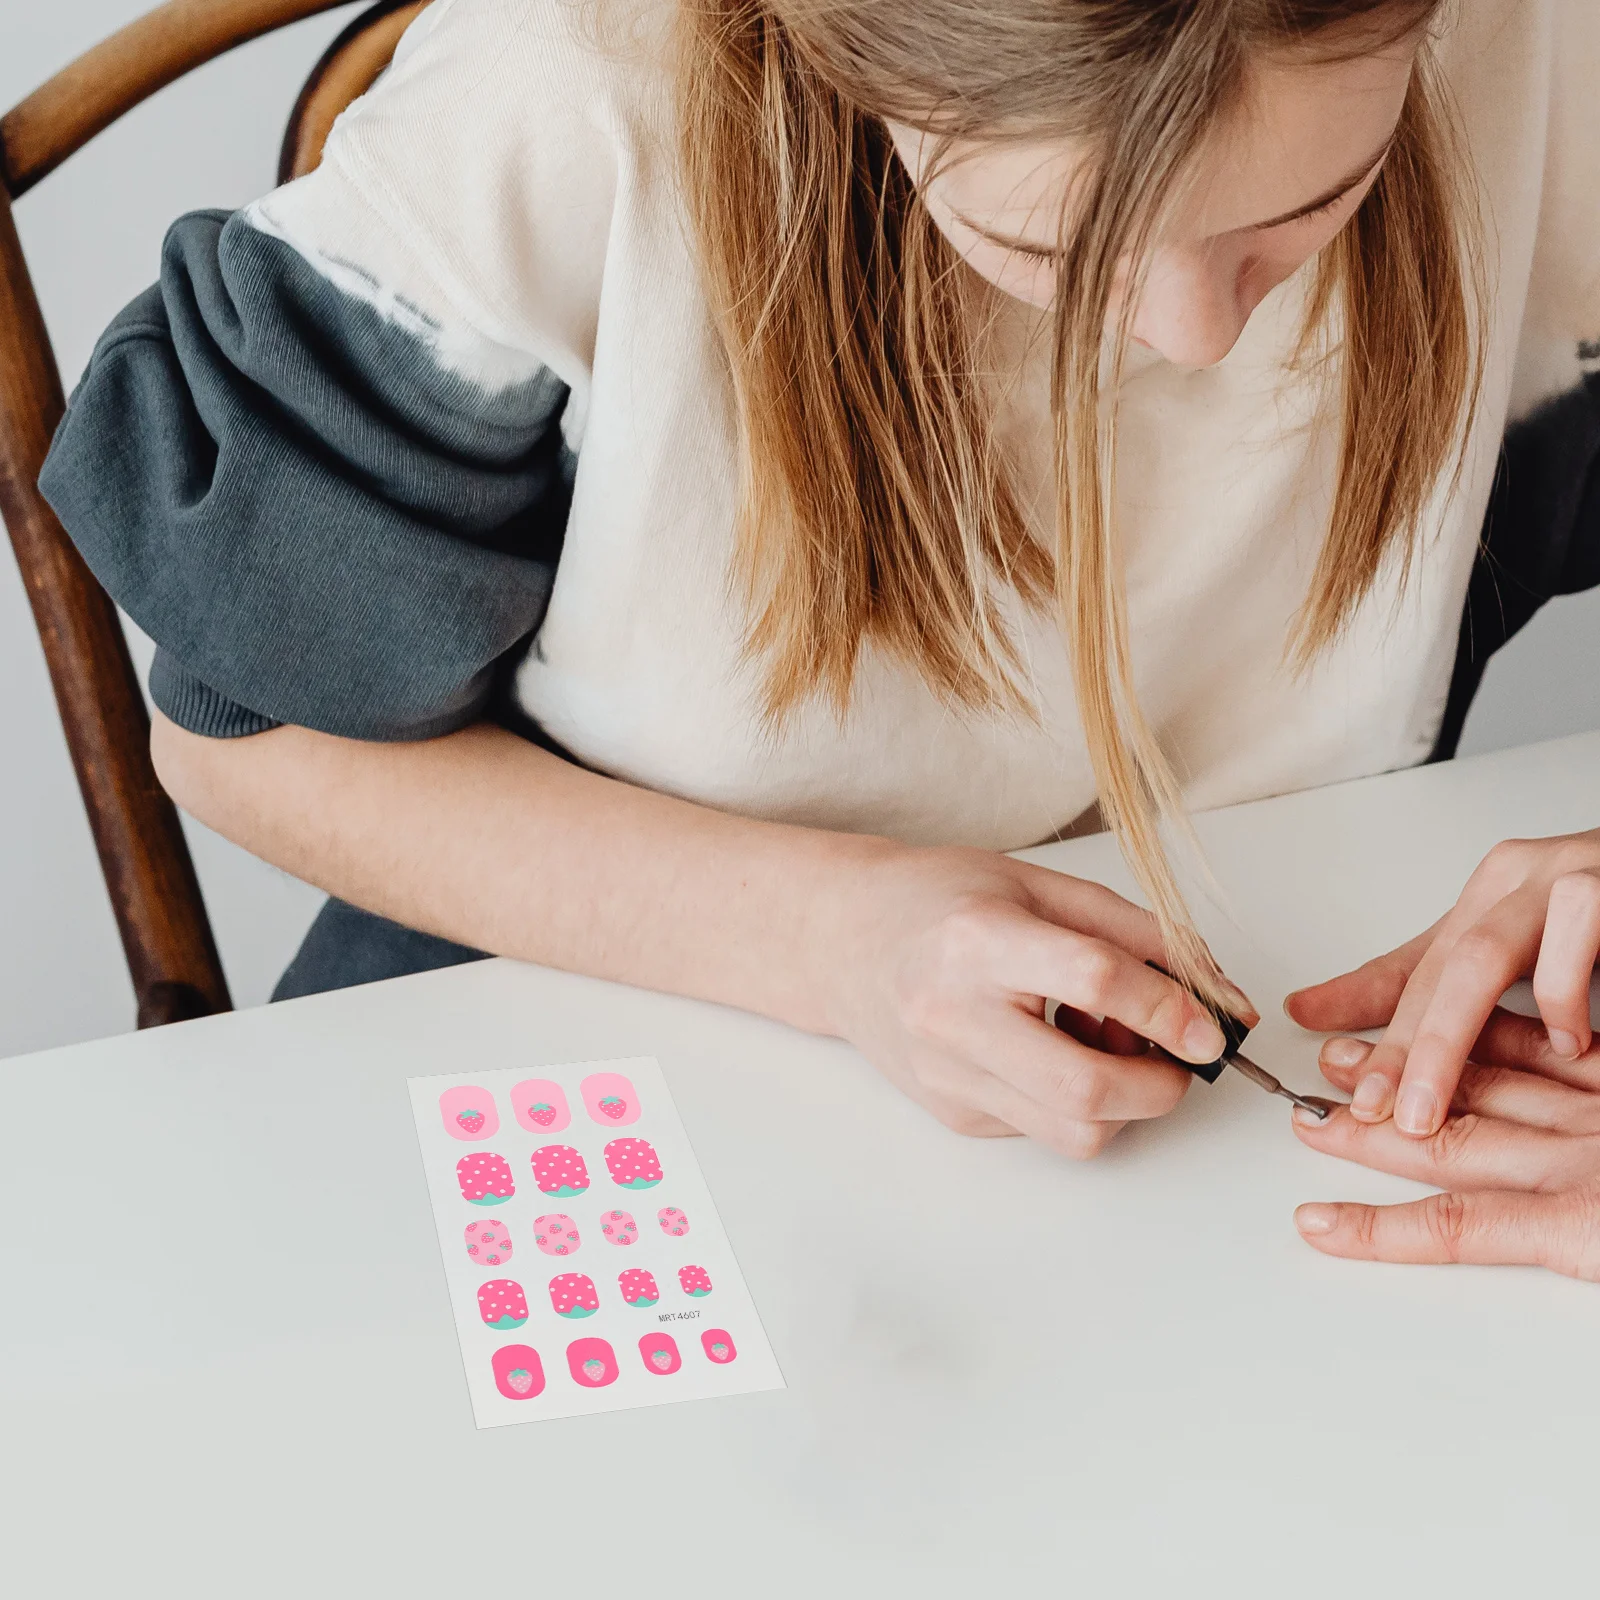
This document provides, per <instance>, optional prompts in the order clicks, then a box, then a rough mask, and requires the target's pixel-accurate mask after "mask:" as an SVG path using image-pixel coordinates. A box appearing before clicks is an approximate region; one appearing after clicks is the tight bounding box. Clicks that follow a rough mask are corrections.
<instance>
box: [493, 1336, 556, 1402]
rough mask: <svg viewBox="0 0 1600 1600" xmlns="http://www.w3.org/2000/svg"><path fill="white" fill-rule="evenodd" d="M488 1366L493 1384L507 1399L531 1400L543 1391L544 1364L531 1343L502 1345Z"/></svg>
mask: <svg viewBox="0 0 1600 1600" xmlns="http://www.w3.org/2000/svg"><path fill="white" fill-rule="evenodd" d="M490 1366H491V1368H492V1369H493V1371H494V1386H495V1388H497V1389H498V1390H499V1391H500V1393H501V1394H503V1395H504V1396H505V1397H506V1399H507V1400H532V1399H533V1398H534V1396H535V1395H539V1394H543V1393H544V1366H543V1364H542V1363H541V1362H540V1360H539V1352H538V1351H537V1350H535V1349H534V1348H533V1346H532V1345H531V1344H507V1345H502V1346H501V1347H500V1348H499V1349H498V1350H496V1351H495V1353H494V1358H493V1360H492V1361H491V1362H490Z"/></svg>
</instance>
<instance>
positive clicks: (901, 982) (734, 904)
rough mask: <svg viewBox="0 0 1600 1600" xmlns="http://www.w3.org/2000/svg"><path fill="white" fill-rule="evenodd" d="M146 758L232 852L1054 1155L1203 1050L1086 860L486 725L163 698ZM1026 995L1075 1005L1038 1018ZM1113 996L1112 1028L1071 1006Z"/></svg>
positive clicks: (1148, 1102)
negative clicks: (1146, 1044) (1075, 872)
mask: <svg viewBox="0 0 1600 1600" xmlns="http://www.w3.org/2000/svg"><path fill="white" fill-rule="evenodd" d="M152 751H153V754H154V757H155V762H156V769H157V771H158V773H159V774H160V776H161V779H162V782H163V783H164V784H165V785H166V787H167V788H168V790H169V791H170V792H171V793H172V795H173V796H174V798H175V799H176V800H177V801H178V803H179V804H180V805H182V806H183V807H184V809H186V810H188V811H190V812H191V813H192V814H193V815H195V816H196V817H198V818H199V819H200V820H201V821H203V822H205V823H207V824H208V825H209V826H211V827H213V828H215V829H216V830H217V831H218V832H220V833H222V834H225V835H226V836H227V837H228V838H230V839H233V840H234V841H235V842H237V843H238V844H240V845H242V846H243V847H244V848H246V849H247V850H250V851H252V852H253V853H254V854H256V855H259V856H261V857H263V858H264V859H266V860H268V861H270V862H273V863H274V864H275V865H277V866H280V867H282V868H284V869H285V870H287V871H289V872H292V873H294V874H295V875H296V876H297V877H300V878H304V879H306V880H307V881H309V882H311V883H314V884H316V885H318V886H319V887H321V888H323V889H326V890H328V891H329V892H330V893H332V894H336V895H338V896H339V897H340V898H341V899H346V900H349V901H351V902H352V903H354V904H356V905H359V906H362V907H365V908H366V909H368V910H371V911H374V912H377V913H380V914H381V915H384V916H387V917H391V918H393V919H395V920H396V921H399V922H403V923H406V924H407V925H409V926H412V927H417V928H421V929H424V930H426V931H428V932H430V933H435V934H438V935H441V936H443V937H445V938H448V939H453V940H456V941H458V942H460V943H463V944H469V945H474V946H476V947H478V948H479V949H484V950H489V951H492V952H494V953H496V954H501V955H508V956H514V957H517V958H519V959H522V960H526V961H536V962H540V963H543V964H545V965H549V966H555V967H562V968H566V969H568V970H571V971H577V972H584V973H589V974H591V975H594V976H597V977H604V978H612V979H616V980H619V981H622V982H627V983H633V984H639V985H642V986H645V987H649V988H655V989H662V990H668V991H672V992H675V993H679V994H685V995H692V996H695V997H698V998H701V999H706V1000H716V1001H721V1002H723V1003H724V1004H728V1005H735V1006H740V1007H743V1008H745V1009H748V1010H752V1011H757V1012H761V1013H764V1014H765V1015H768V1016H771V1017H776V1018H779V1019H781V1020H783V1021H786V1022H789V1023H792V1024H794V1025H795V1026H798V1027H802V1028H806V1029H810V1030H812V1031H814V1032H825V1033H834V1034H838V1035H839V1036H841V1037H843V1038H846V1039H848V1040H850V1041H851V1042H852V1043H854V1044H855V1045H857V1046H858V1047H859V1048H860V1049H861V1050H862V1051H863V1053H864V1054H866V1055H867V1056H868V1057H869V1058H870V1059H871V1060H873V1061H874V1062H875V1064H876V1065H877V1066H879V1067H880V1068H881V1069H882V1070H883V1071H884V1072H885V1073H886V1074H887V1075H888V1076H889V1077H890V1078H891V1079H892V1080H893V1081H895V1082H896V1083H898V1084H899V1085H900V1086H901V1087H902V1088H903V1089H905V1090H906V1091H907V1092H908V1093H909V1094H911V1095H912V1096H913V1097H914V1098H915V1099H917V1100H919V1101H920V1102H921V1103H922V1104H924V1105H926V1106H927V1107H928V1108H929V1109H931V1110H932V1111H933V1112H934V1113H935V1114H936V1115H937V1116H939V1117H940V1118H941V1120H943V1121H944V1122H946V1123H947V1124H948V1125H950V1126H952V1127H955V1128H957V1129H959V1130H960V1131H963V1132H967V1133H974V1134H985V1135H992V1134H1002V1133H1010V1132H1021V1133H1025V1134H1028V1135H1030V1136H1032V1137H1036V1138H1039V1139H1041V1140H1043V1141H1045V1142H1046V1143H1049V1144H1050V1145H1052V1146H1053V1147H1055V1148H1056V1149H1059V1150H1061V1151H1063V1152H1065V1153H1068V1154H1072V1155H1090V1154H1093V1153H1095V1151H1097V1150H1098V1149H1100V1148H1101V1147H1102V1146H1103V1145H1104V1144H1105V1143H1106V1142H1107V1140H1108V1139H1109V1138H1110V1137H1111V1136H1112V1135H1113V1134H1114V1133H1115V1132H1116V1131H1117V1129H1118V1128H1119V1127H1121V1126H1122V1125H1123V1124H1124V1123H1125V1122H1127V1121H1129V1120H1131V1119H1134V1118H1139V1117H1148V1116H1158V1115H1161V1114H1162V1113H1164V1112H1166V1111H1168V1110H1170V1109H1171V1108H1172V1106H1174V1105H1175V1104H1176V1103H1177V1101H1178V1100H1179V1099H1180V1098H1181V1097H1182V1095H1183V1092H1184V1090H1185V1088H1186V1087H1187V1085H1188V1081H1189V1075H1188V1074H1187V1073H1185V1072H1183V1071H1182V1070H1181V1069H1179V1068H1177V1067H1175V1066H1173V1065H1171V1064H1170V1063H1168V1062H1165V1061H1163V1060H1161V1059H1159V1058H1157V1057H1155V1056H1150V1055H1143V1054H1136V1053H1133V1052H1135V1051H1136V1050H1137V1049H1138V1045H1137V1043H1136V1040H1153V1041H1154V1042H1156V1043H1157V1044H1159V1045H1161V1046H1163V1047H1164V1048H1165V1049H1167V1050H1170V1051H1171V1052H1172V1053H1173V1054H1175V1055H1179V1056H1181V1057H1183V1058H1185V1059H1187V1060H1191V1061H1196V1062H1202V1061H1209V1060H1211V1059H1214V1058H1215V1056H1216V1055H1217V1054H1219V1053H1220V1051H1221V1049H1222V1039H1221V1036H1220V1035H1219V1034H1218V1032H1217V1029H1216V1026H1215V1024H1214V1023H1213V1022H1212V1021H1211V1020H1210V1018H1209V1017H1208V1016H1207V1015H1206V1014H1205V1013H1204V1012H1203V1011H1202V1010H1201V1008H1200V1007H1199V1006H1198V1005H1197V1004H1196V1003H1195V1002H1194V1001H1193V1000H1192V999H1191V998H1190V997H1189V996H1188V995H1187V994H1186V993H1185V992H1184V991H1183V990H1182V989H1181V988H1180V987H1179V986H1178V985H1176V984H1174V983H1173V982H1172V981H1171V980H1169V979H1167V978H1166V977H1164V976H1163V975H1161V974H1159V973H1157V972H1155V971H1153V970H1152V969H1151V968H1150V967H1148V966H1147V965H1145V963H1146V961H1148V960H1153V959H1157V958H1159V956H1160V954H1161V949H1160V943H1159V939H1158V937H1157V933H1156V929H1155V924H1154V921H1153V919H1151V918H1150V916H1149V915H1148V914H1147V913H1146V912H1144V911H1142V910H1140V909H1139V908H1138V907H1136V906H1134V905H1132V904H1130V903H1129V902H1127V901H1125V900H1123V899H1122V898H1121V897H1120V896H1118V895H1115V894H1113V893H1112V892H1111V891H1110V890H1108V889H1105V888H1102V887H1101V886H1099V885H1097V884H1090V883H1084V882H1080V881H1078V880H1076V879H1072V878H1068V877H1065V876H1063V875H1061V874H1059V873H1054V872H1049V871H1047V870H1045V869H1043V868H1040V867H1035V866H1031V865H1027V864H1025V863H1022V862H1018V861H1012V860H1011V859H1009V858H1008V857H1005V856H999V855H993V854H990V853H989V852H986V851H980V850H966V849H932V850H923V849H914V848H912V847H909V846H905V845H901V844H898V843H895V842H893V841H890V840H886V839H877V838H869V837H863V836H860V835H849V834H836V833H827V832H822V831H820V830H815V829H809V828H802V827H794V826H788V825H782V824H777V823H770V822H760V821H753V820H750V819H748V818H743V817H738V816H730V815H726V814H724V813H721V812H718V811H713V810H710V809H708V808H706V807H702V806H697V805H693V804H690V803H688V802H686V801H682V800H677V799H673V798H670V797H668V796H664V795H661V794H657V793H654V792H651V791H648V790H643V789H637V788H634V787H632V786H631V785H628V784H625V783H621V782H618V781H616V780H614V779H610V778H605V777H602V776H599V775H598V774H595V773H592V772H589V771H586V770H584V769H582V768H580V767H576V766H573V765H571V764H569V763H568V762H565V761H562V760H561V759H559V758H558V757H555V756H552V755H550V754H548V753H546V752H544V751H542V750H540V749H538V748H537V747H535V746H533V745H531V744H528V743H527V742H525V741H524V740H521V739H519V738H517V737H515V736H514V735H512V734H509V733H506V732H504V731H502V730H499V729H496V728H492V727H488V726H482V725H480V726H475V727H471V728H467V729H464V730H463V731H461V732H459V733H453V734H450V735H448V736H446V737H444V738H440V739H433V740H425V741H421V742H412V743H392V744H383V743H375V742H366V741H358V740H349V739H339V738H334V737H332V736H330V735H327V734H320V733H313V732H309V731H307V730H305V729H302V728H296V727H282V728H277V729H273V730H271V731H269V732H265V733H260V734H256V735H254V736H251V737H248V738H242V739H229V740H218V739H207V738H202V737H199V736H197V735H195V734H191V733H188V732H186V731H185V730H183V729H181V728H179V727H178V726H177V725H175V724H174V723H172V722H170V721H169V720H167V719H166V718H164V717H161V716H159V715H158V717H157V720H156V724H155V728H154V732H153V738H152ZM1045 996H1050V997H1052V998H1055V999H1059V1000H1062V1001H1064V1002H1065V1003H1066V1004H1067V1005H1069V1006H1071V1007H1073V1008H1075V1010H1076V1011H1077V1013H1078V1014H1079V1017H1080V1018H1081V1019H1082V1023H1081V1026H1079V1027H1078V1028H1077V1029H1075V1032H1076V1034H1077V1036H1076V1037H1074V1036H1072V1035H1069V1034H1067V1033H1063V1032H1059V1031H1057V1030H1056V1029H1055V1028H1052V1027H1050V1026H1049V1025H1048V1024H1047V1023H1046V1022H1045V1020H1044V1005H1045V998H1044V997H1045ZM1099 1017H1104V1018H1108V1019H1110V1020H1109V1021H1108V1022H1107V1023H1105V1024H1104V1025H1101V1024H1099V1023H1097V1022H1093V1021H1091V1020H1090V1019H1091V1018H1099Z"/></svg>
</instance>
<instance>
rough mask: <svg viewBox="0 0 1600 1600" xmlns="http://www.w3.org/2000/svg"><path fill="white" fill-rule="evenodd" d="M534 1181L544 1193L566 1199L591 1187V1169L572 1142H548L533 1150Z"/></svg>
mask: <svg viewBox="0 0 1600 1600" xmlns="http://www.w3.org/2000/svg"><path fill="white" fill-rule="evenodd" d="M533 1181H534V1182H535V1183H536V1184H538V1185H539V1188H540V1191H541V1192H542V1193H544V1194H553V1195H556V1196H557V1197H559V1198H560V1199H563V1200H565V1199H567V1198H569V1197H570V1196H572V1195H575V1194H582V1193H583V1191H584V1190H585V1189H587V1188H588V1187H589V1169H588V1168H587V1167H586V1166H584V1164H583V1157H582V1156H580V1155H579V1154H578V1152H577V1151H576V1150H574V1149H573V1148H572V1146H571V1145H570V1144H547V1145H544V1146H542V1147H541V1148H540V1149H538V1150H535V1151H534V1152H533Z"/></svg>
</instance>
